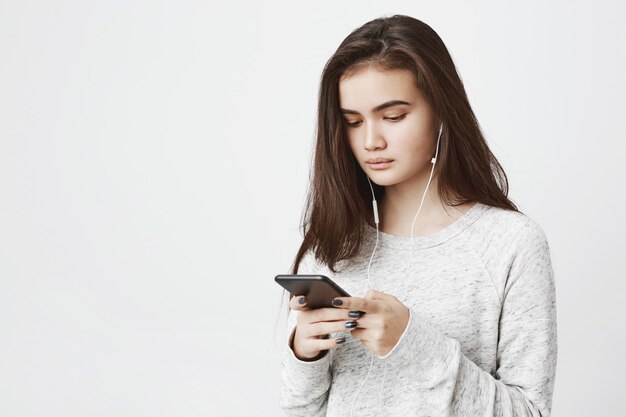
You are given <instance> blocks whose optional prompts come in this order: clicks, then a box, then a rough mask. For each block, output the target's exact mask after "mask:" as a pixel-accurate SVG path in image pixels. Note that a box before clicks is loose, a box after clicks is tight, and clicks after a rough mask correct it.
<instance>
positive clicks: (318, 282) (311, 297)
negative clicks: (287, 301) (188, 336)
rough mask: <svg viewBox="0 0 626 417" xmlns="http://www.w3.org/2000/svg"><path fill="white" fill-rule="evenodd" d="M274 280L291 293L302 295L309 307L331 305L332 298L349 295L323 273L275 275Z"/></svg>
mask: <svg viewBox="0 0 626 417" xmlns="http://www.w3.org/2000/svg"><path fill="white" fill-rule="evenodd" d="M274 280H275V281H276V282H277V283H278V284H280V286H282V287H283V288H285V289H286V290H287V291H289V292H290V293H291V294H292V295H294V296H299V295H304V296H305V297H306V299H307V306H308V307H310V308H321V307H333V304H332V302H333V298H335V297H350V294H348V293H347V292H346V291H345V290H343V289H342V288H341V287H340V286H339V285H337V284H336V283H335V282H334V281H333V280H331V279H330V278H328V277H327V276H324V275H276V277H275V278H274Z"/></svg>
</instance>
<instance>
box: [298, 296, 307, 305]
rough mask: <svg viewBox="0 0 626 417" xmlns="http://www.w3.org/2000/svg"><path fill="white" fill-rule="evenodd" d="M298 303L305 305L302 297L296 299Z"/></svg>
mask: <svg viewBox="0 0 626 417" xmlns="http://www.w3.org/2000/svg"><path fill="white" fill-rule="evenodd" d="M298 302H299V303H300V304H304V303H306V299H305V298H304V297H300V298H299V299H298Z"/></svg>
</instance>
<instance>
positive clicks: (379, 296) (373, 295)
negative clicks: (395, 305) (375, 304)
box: [364, 289, 396, 301]
mask: <svg viewBox="0 0 626 417" xmlns="http://www.w3.org/2000/svg"><path fill="white" fill-rule="evenodd" d="M364 298H365V299H367V300H382V301H393V300H396V297H394V296H393V295H391V294H387V293H384V292H381V291H376V290H371V289H370V290H369V291H368V292H367V294H365V297H364Z"/></svg>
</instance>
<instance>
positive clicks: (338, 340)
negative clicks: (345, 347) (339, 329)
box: [335, 337, 346, 345]
mask: <svg viewBox="0 0 626 417" xmlns="http://www.w3.org/2000/svg"><path fill="white" fill-rule="evenodd" d="M345 341H346V338H345V337H340V338H339V339H335V342H337V344H338V345H340V344H342V343H343V342H345Z"/></svg>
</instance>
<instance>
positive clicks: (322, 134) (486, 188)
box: [292, 15, 518, 274]
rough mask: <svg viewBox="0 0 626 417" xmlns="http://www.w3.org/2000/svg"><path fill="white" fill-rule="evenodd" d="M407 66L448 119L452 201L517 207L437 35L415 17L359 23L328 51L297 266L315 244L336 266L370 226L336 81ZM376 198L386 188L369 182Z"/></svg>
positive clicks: (442, 180) (443, 189)
mask: <svg viewBox="0 0 626 417" xmlns="http://www.w3.org/2000/svg"><path fill="white" fill-rule="evenodd" d="M368 67H369V68H372V67H373V68H376V69H380V70H383V71H384V70H392V69H401V70H408V71H410V72H411V73H412V74H413V76H414V78H415V82H416V84H417V87H418V88H419V89H420V90H421V92H422V93H423V95H424V97H425V98H426V100H428V102H429V104H430V106H431V108H432V111H433V113H434V115H435V117H436V119H437V120H438V121H439V122H440V123H443V131H442V135H441V144H440V151H439V157H438V159H437V165H436V168H435V176H436V177H437V180H438V189H437V192H438V193H439V196H440V198H441V200H442V201H443V202H444V203H445V204H447V205H449V206H459V205H462V204H465V203H469V202H480V203H483V204H486V205H490V206H494V207H500V208H503V209H507V210H514V211H518V209H517V207H516V206H515V204H514V203H513V202H512V201H511V200H510V199H509V198H508V197H507V195H508V181H507V177H506V174H505V172H504V170H503V169H502V166H501V165H500V164H499V163H498V161H497V159H496V158H495V156H494V155H493V153H492V152H491V151H490V150H489V147H488V146H487V142H486V141H485V138H484V136H483V133H482V131H481V129H480V126H479V124H478V121H477V120H476V116H475V115H474V112H473V111H472V108H471V107H470V104H469V100H468V98H467V94H466V93H465V88H464V87H463V83H462V81H461V78H460V77H459V74H458V73H457V70H456V67H455V65H454V62H453V61H452V57H451V56H450V53H449V52H448V49H447V48H446V46H445V45H444V43H443V41H442V40H441V38H440V37H439V35H437V33H436V32H435V31H434V30H433V29H432V28H431V27H430V26H428V25H427V24H426V23H424V22H422V21H420V20H417V19H415V18H413V17H410V16H404V15H394V16H391V17H380V18H377V19H374V20H372V21H370V22H367V23H365V24H364V25H363V26H361V27H359V28H357V29H355V30H354V31H352V33H350V34H349V35H348V37H346V39H344V41H343V42H342V43H341V44H340V45H339V48H337V51H336V52H335V53H334V54H333V55H332V56H331V57H330V59H329V60H328V62H327V63H326V65H325V66H324V70H323V72H322V77H321V85H320V89H319V99H318V107H317V142H316V146H315V153H314V158H313V167H312V172H311V175H310V176H309V179H310V183H309V187H310V189H309V192H308V195H307V198H306V207H305V210H304V214H303V217H302V219H301V220H302V223H301V231H302V234H303V237H304V240H303V242H302V245H301V246H300V249H299V250H298V253H297V255H296V257H295V260H294V262H293V265H292V273H293V274H296V273H297V271H298V267H299V265H300V261H301V260H302V257H303V256H304V255H305V254H306V252H307V251H308V250H309V249H311V250H312V251H313V252H314V254H315V258H316V259H317V260H318V261H320V262H322V263H324V264H325V265H327V266H328V267H329V269H330V270H331V271H332V272H336V271H335V269H334V268H335V264H336V263H337V262H339V261H341V260H343V259H350V258H352V257H353V256H355V255H356V254H357V253H358V251H359V249H360V246H361V238H362V234H363V233H364V229H363V228H362V226H363V225H364V224H365V223H367V224H370V225H371V224H373V222H372V220H371V219H372V218H373V211H372V205H371V198H372V196H371V190H370V188H369V184H368V182H367V177H366V175H365V173H364V172H363V170H362V169H361V167H360V166H359V164H358V162H357V161H356V159H355V158H354V155H353V154H352V151H351V150H350V147H349V144H348V140H347V133H346V131H345V125H344V122H343V116H342V114H341V111H340V106H339V81H340V80H341V78H342V77H344V76H348V75H350V74H354V73H355V72H358V71H359V70H361V69H364V68H368ZM372 186H373V187H374V194H375V195H376V199H377V200H379V199H381V197H382V196H383V195H384V187H382V186H379V185H377V184H374V183H372Z"/></svg>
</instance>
